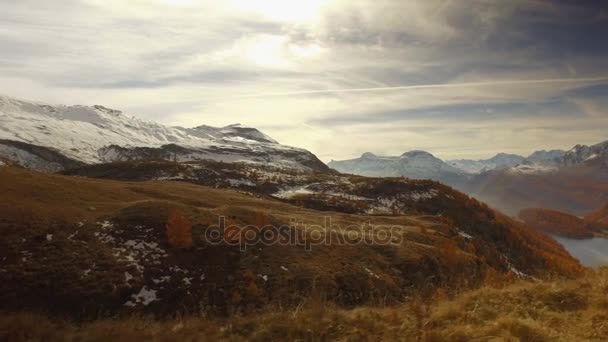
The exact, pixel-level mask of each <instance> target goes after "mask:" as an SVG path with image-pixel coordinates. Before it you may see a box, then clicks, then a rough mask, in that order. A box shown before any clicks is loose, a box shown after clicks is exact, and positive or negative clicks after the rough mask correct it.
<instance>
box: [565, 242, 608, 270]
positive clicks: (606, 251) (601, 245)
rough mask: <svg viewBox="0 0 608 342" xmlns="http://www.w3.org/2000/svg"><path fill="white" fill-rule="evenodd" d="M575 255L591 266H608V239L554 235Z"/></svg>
mask: <svg viewBox="0 0 608 342" xmlns="http://www.w3.org/2000/svg"><path fill="white" fill-rule="evenodd" d="M553 238H554V239H555V240H557V241H558V242H559V243H561V244H562V245H563V246H564V247H565V248H566V250H568V252H569V253H570V254H572V256H573V257H575V258H577V259H578V260H579V261H580V262H581V264H583V265H585V266H589V267H598V266H608V239H603V238H593V239H587V240H576V239H568V238H564V237H559V236H555V235H553Z"/></svg>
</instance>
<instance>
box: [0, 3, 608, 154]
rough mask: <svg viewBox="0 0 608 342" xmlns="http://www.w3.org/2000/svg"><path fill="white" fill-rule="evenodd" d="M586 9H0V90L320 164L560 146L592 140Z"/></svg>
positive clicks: (601, 85)
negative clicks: (234, 129) (229, 133)
mask: <svg viewBox="0 0 608 342" xmlns="http://www.w3.org/2000/svg"><path fill="white" fill-rule="evenodd" d="M539 13H541V14H542V15H539ZM601 13H602V12H601V11H597V9H595V8H593V7H589V6H585V5H581V4H577V3H568V4H557V3H554V2H552V3H548V2H544V1H535V0H516V1H508V2H507V1H501V2H487V1H484V0H472V1H468V2H466V3H464V2H459V1H439V0H437V1H402V0H374V1H372V0H348V1H347V0H328V1H321V0H311V1H285V0H281V1H279V0H276V1H275V0H247V1H245V0H228V1H224V2H204V1H193V0H133V1H122V0H68V1H62V2H55V1H52V2H51V1H49V2H41V1H36V0H23V1H14V2H1V3H0V93H2V94H5V95H9V96H11V95H12V96H16V97H22V98H26V99H32V100H40V101H46V102H51V103H66V104H103V105H106V106H109V107H115V108H118V109H121V110H124V111H125V112H127V113H129V114H132V115H136V116H139V117H142V118H145V119H150V120H155V121H159V122H162V123H165V124H170V125H181V126H196V125H200V124H211V125H226V124H231V123H235V122H240V123H243V124H248V125H252V126H256V127H258V128H260V129H263V130H265V131H266V132H267V133H269V134H270V135H272V136H274V137H275V138H277V139H278V140H279V141H281V142H282V143H286V144H290V145H295V146H301V147H304V148H308V149H310V150H311V151H313V152H314V153H316V154H318V155H319V156H320V157H321V158H323V159H324V160H329V159H332V158H333V159H341V158H347V157H353V156H356V155H357V154H359V153H360V152H365V151H372V152H377V153H378V154H383V153H402V152H404V151H405V150H407V149H411V148H417V149H427V150H430V151H431V152H433V153H436V154H438V155H440V156H443V157H456V156H458V157H460V156H462V157H483V156H488V155H490V154H492V153H495V152H499V151H503V152H518V153H527V152H531V149H534V148H570V147H571V146H569V145H573V144H575V143H593V142H597V141H599V140H605V139H606V137H604V136H603V134H604V133H603V132H605V131H606V127H607V125H608V122H607V121H608V111H607V110H606V109H605V108H607V107H606V104H607V103H606V101H605V100H604V99H605V98H606V97H607V95H608V87H606V86H605V85H607V84H608V78H607V77H608V58H606V57H607V55H608V45H606V44H605V41H604V40H605V37H606V36H607V35H608V25H607V23H606V21H607V20H608V19H607V18H606V16H605V15H604V16H602V15H601ZM547 37H551V38H552V39H547ZM582 118H585V119H584V120H583V119H582ZM471 137H474V138H471Z"/></svg>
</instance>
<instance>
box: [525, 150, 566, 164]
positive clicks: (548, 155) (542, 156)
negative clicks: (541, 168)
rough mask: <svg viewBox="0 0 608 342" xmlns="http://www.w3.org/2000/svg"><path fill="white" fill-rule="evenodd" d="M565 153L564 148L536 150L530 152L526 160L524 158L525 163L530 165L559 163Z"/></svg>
mask: <svg viewBox="0 0 608 342" xmlns="http://www.w3.org/2000/svg"><path fill="white" fill-rule="evenodd" d="M565 153H566V151H564V150H550V151H546V150H541V151H535V152H534V153H532V154H530V155H529V156H528V157H527V158H526V160H524V163H525V164H528V165H530V164H544V163H550V164H555V163H559V161H560V160H561V158H562V157H563V156H564V154H565Z"/></svg>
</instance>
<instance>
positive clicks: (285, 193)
mask: <svg viewBox="0 0 608 342" xmlns="http://www.w3.org/2000/svg"><path fill="white" fill-rule="evenodd" d="M307 187H308V186H301V187H296V188H291V189H286V190H281V191H279V192H277V193H275V194H274V195H273V196H274V197H278V198H285V199H287V198H292V197H295V196H298V195H310V194H314V193H315V192H314V191H311V190H309V189H307Z"/></svg>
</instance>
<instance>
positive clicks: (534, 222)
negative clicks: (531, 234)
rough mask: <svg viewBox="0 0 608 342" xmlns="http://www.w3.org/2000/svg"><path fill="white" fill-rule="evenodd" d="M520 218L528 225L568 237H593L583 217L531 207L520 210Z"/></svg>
mask: <svg viewBox="0 0 608 342" xmlns="http://www.w3.org/2000/svg"><path fill="white" fill-rule="evenodd" d="M519 218H520V219H521V220H522V221H524V222H525V223H526V224H527V225H528V226H530V227H532V228H534V229H537V230H539V231H543V232H546V233H551V234H556V235H560V236H564V237H568V238H576V239H587V238H592V237H593V231H592V230H591V229H589V228H588V226H587V224H586V223H585V222H584V221H583V219H581V218H578V217H576V216H574V215H570V214H566V213H562V212H559V211H556V210H550V209H541V208H529V209H524V210H522V211H520V212H519Z"/></svg>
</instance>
